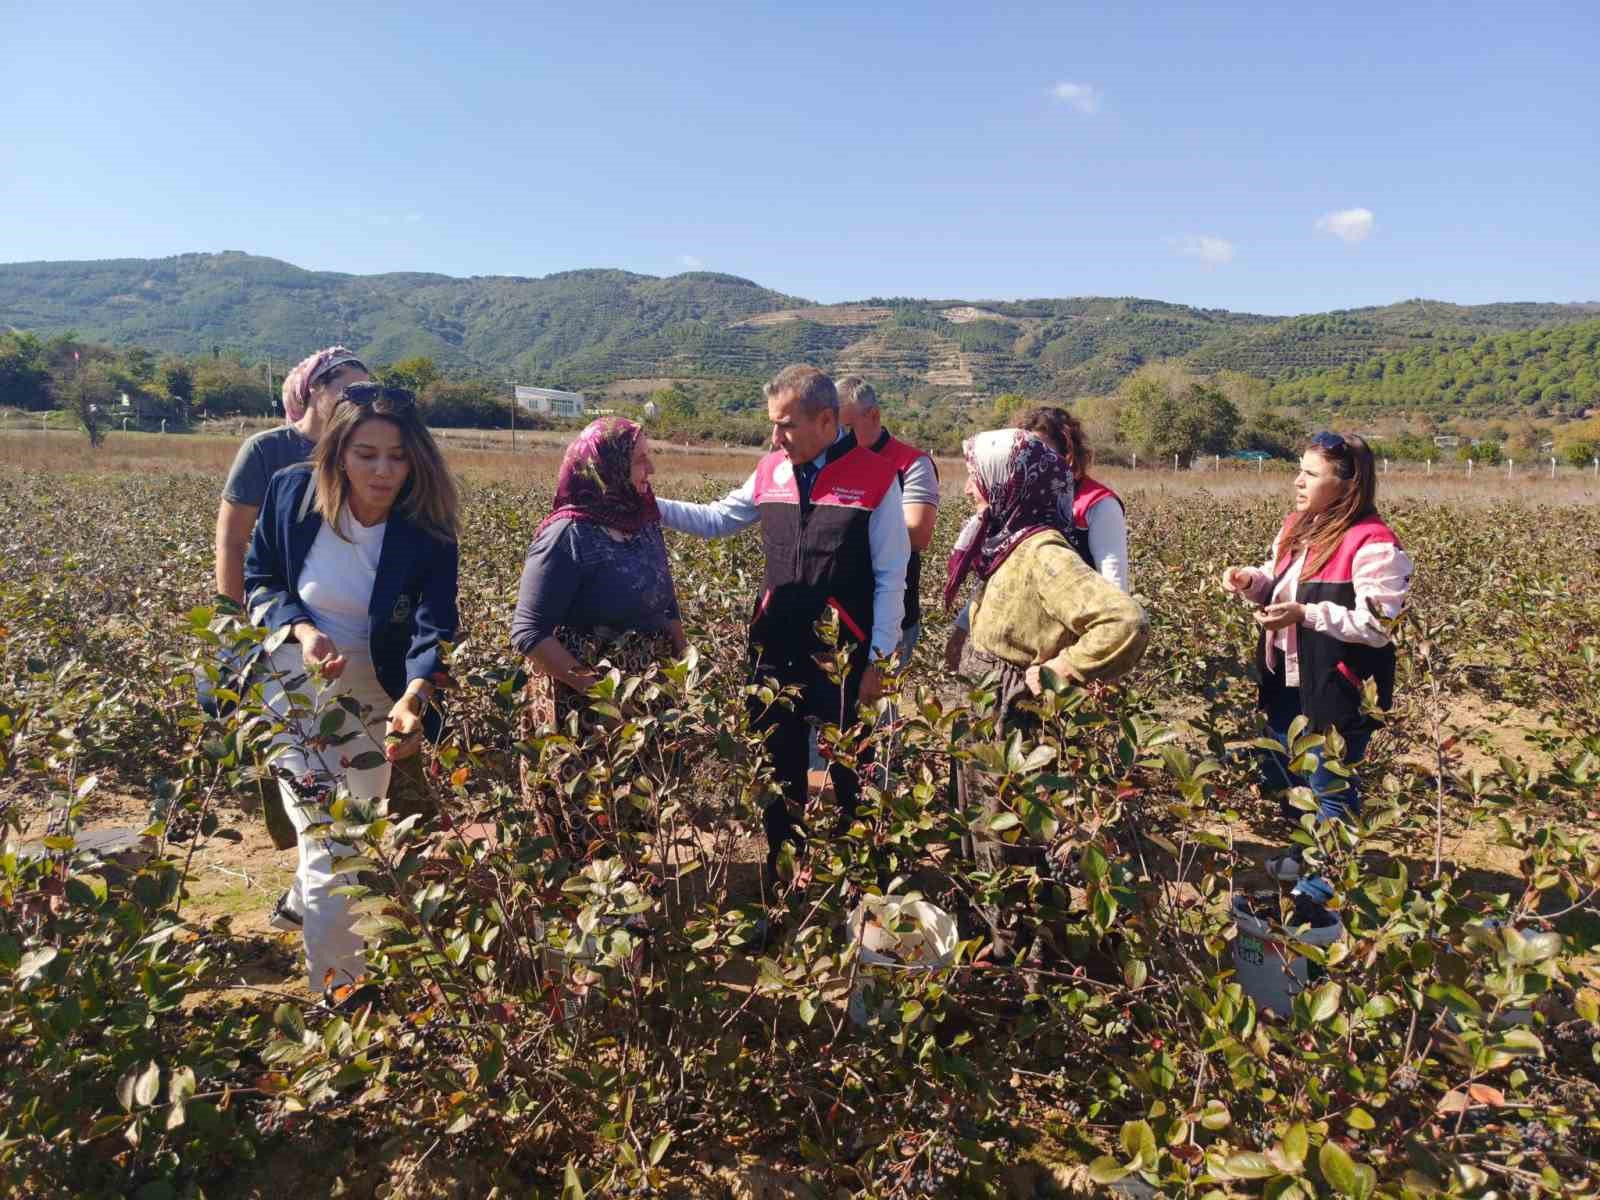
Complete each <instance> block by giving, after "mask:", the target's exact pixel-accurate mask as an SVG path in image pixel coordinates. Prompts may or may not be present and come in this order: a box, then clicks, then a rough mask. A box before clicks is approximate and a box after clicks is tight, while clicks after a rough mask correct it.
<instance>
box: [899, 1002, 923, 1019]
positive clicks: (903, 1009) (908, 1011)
mask: <svg viewBox="0 0 1600 1200" xmlns="http://www.w3.org/2000/svg"><path fill="white" fill-rule="evenodd" d="M921 1015H922V1001H920V1000H907V1001H906V1002H905V1003H904V1004H902V1005H901V1006H900V1020H901V1021H903V1022H904V1023H905V1024H907V1025H910V1024H911V1023H912V1022H914V1021H915V1020H916V1019H917V1018H918V1017H920V1016H921Z"/></svg>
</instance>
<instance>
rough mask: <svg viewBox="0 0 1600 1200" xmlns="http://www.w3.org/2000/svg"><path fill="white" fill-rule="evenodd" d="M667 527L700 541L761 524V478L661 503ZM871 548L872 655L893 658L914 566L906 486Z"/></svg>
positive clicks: (819, 460)
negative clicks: (702, 498) (909, 569)
mask: <svg viewBox="0 0 1600 1200" xmlns="http://www.w3.org/2000/svg"><path fill="white" fill-rule="evenodd" d="M827 457H828V452H827V451H826V450H824V451H823V452H822V453H821V454H819V455H817V457H816V458H814V459H812V460H811V462H812V465H813V466H815V467H817V468H818V470H820V469H821V468H822V466H823V463H824V462H825V461H826V459H827ZM656 507H657V508H659V509H660V510H661V523H662V524H663V525H665V526H666V527H667V528H668V529H675V530H677V531H678V532H679V533H692V534H694V536H696V537H703V538H719V537H731V536H732V535H733V534H736V533H738V532H739V531H740V530H741V529H748V528H749V527H750V526H751V525H754V524H755V523H756V522H757V521H758V520H760V519H761V510H760V509H759V508H758V507H757V506H756V475H755V472H754V471H752V472H750V477H749V478H748V479H746V480H745V481H744V482H743V483H742V484H740V485H739V486H738V487H736V488H734V489H733V491H731V492H729V493H728V494H727V495H726V496H724V497H723V498H722V499H721V500H714V501H712V502H711V503H710V504H690V503H687V502H686V501H682V500H663V499H661V498H660V497H659V496H658V497H657V498H656ZM867 544H868V546H869V547H870V549H871V553H872V580H873V590H872V655H873V657H874V658H887V657H888V656H889V655H891V654H893V653H894V651H895V648H896V647H897V646H899V645H900V622H901V620H902V618H904V616H905V611H906V566H907V564H908V563H909V562H910V561H911V535H910V534H909V533H908V532H907V531H906V521H905V514H904V509H903V506H902V503H901V497H900V482H899V480H896V481H895V482H894V483H892V484H890V485H889V490H888V491H887V492H885V493H884V497H883V500H882V502H881V503H879V505H878V507H877V508H875V509H873V510H872V516H870V517H869V518H868V519H867Z"/></svg>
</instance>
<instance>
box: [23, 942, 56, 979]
mask: <svg viewBox="0 0 1600 1200" xmlns="http://www.w3.org/2000/svg"><path fill="white" fill-rule="evenodd" d="M60 953H61V951H59V950H57V949H56V948H55V947H54V946H40V947H39V948H38V949H37V950H29V951H28V952H27V953H26V954H24V955H23V956H22V961H21V962H19V963H18V964H17V972H16V974H17V982H18V983H24V982H26V981H27V980H29V979H32V978H33V977H34V976H35V975H37V974H38V973H39V972H40V971H42V970H44V969H45V968H46V967H48V966H49V965H50V964H51V963H53V962H55V960H56V955H58V954H60Z"/></svg>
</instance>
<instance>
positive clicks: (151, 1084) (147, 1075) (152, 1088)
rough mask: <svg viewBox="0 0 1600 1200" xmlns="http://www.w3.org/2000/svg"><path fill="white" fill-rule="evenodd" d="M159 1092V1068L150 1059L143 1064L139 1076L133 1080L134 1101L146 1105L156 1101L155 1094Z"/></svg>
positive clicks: (142, 1105)
mask: <svg viewBox="0 0 1600 1200" xmlns="http://www.w3.org/2000/svg"><path fill="white" fill-rule="evenodd" d="M160 1092H161V1068H160V1067H159V1066H157V1065H156V1063H155V1061H154V1060H153V1059H152V1060H151V1061H150V1062H148V1063H146V1064H145V1067H144V1070H143V1071H141V1072H140V1073H139V1078H137V1079H136V1080H134V1081H133V1099H134V1103H136V1104H138V1105H140V1106H141V1107H148V1106H149V1105H151V1104H154V1103H155V1102H156V1096H157V1095H159V1094H160Z"/></svg>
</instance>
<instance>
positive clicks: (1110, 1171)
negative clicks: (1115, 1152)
mask: <svg viewBox="0 0 1600 1200" xmlns="http://www.w3.org/2000/svg"><path fill="white" fill-rule="evenodd" d="M1132 1170H1133V1168H1132V1167H1125V1166H1123V1165H1122V1164H1121V1163H1119V1162H1118V1161H1117V1160H1116V1159H1114V1158H1112V1157H1111V1156H1110V1155H1109V1154H1102V1155H1101V1156H1100V1157H1099V1158H1097V1159H1095V1160H1094V1161H1093V1162H1092V1163H1090V1164H1089V1178H1090V1179H1092V1180H1094V1181H1095V1182H1096V1183H1099V1184H1112V1183H1116V1182H1117V1180H1119V1179H1125V1178H1127V1176H1128V1175H1129V1173H1130V1172H1131V1171H1132Z"/></svg>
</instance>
